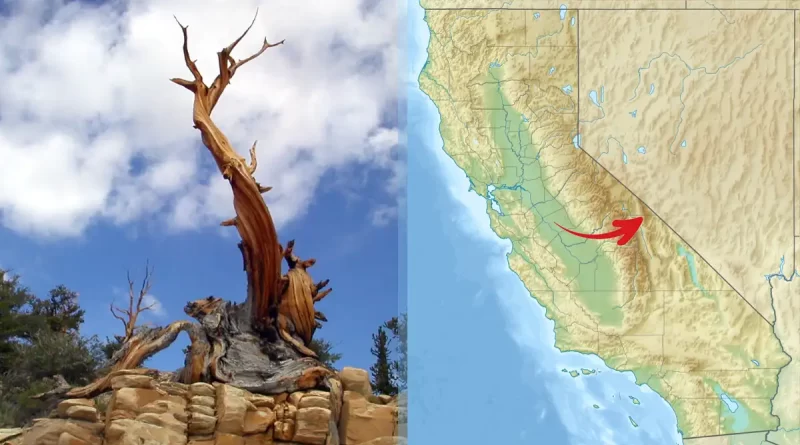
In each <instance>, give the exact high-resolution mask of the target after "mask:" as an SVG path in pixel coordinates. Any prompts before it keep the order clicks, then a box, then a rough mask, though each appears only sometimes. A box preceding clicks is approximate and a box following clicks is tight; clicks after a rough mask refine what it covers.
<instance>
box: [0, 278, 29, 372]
mask: <svg viewBox="0 0 800 445" xmlns="http://www.w3.org/2000/svg"><path fill="white" fill-rule="evenodd" d="M35 299H36V297H35V296H34V295H33V294H31V292H30V291H29V290H28V289H27V288H26V287H24V286H22V285H21V284H20V283H19V276H16V275H11V274H9V273H8V272H7V271H4V270H0V374H3V373H4V372H6V371H7V370H8V369H9V368H11V367H12V365H13V363H14V359H13V358H12V355H13V354H14V345H15V344H16V343H17V340H18V339H20V338H30V337H31V335H32V333H33V331H35V326H34V323H33V321H34V320H32V319H31V317H30V316H28V314H27V313H26V309H25V308H26V307H28V306H29V305H30V304H31V303H33V301H35Z"/></svg>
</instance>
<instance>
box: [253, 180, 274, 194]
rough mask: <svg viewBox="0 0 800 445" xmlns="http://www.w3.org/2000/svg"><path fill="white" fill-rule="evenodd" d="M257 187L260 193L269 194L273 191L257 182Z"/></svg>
mask: <svg viewBox="0 0 800 445" xmlns="http://www.w3.org/2000/svg"><path fill="white" fill-rule="evenodd" d="M256 187H258V192H259V193H267V192H268V191H270V190H272V187H264V186H263V185H261V184H259V183H257V182H256Z"/></svg>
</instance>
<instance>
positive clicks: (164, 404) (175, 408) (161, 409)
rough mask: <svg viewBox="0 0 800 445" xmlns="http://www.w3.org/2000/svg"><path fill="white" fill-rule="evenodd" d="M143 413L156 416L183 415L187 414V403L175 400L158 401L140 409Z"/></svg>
mask: <svg viewBox="0 0 800 445" xmlns="http://www.w3.org/2000/svg"><path fill="white" fill-rule="evenodd" d="M140 412H142V413H154V414H163V413H170V414H181V413H185V412H186V403H185V402H183V403H181V402H176V401H174V400H156V401H155V402H151V403H148V404H147V405H145V406H143V407H142V408H141V409H140Z"/></svg>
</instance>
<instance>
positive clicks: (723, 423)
mask: <svg viewBox="0 0 800 445" xmlns="http://www.w3.org/2000/svg"><path fill="white" fill-rule="evenodd" d="M421 3H422V6H423V8H425V19H426V22H427V24H428V26H429V28H430V33H431V39H430V43H429V46H428V54H429V57H428V60H427V62H426V64H425V66H424V68H423V70H422V72H421V74H420V77H419V83H420V86H421V88H422V90H423V91H424V92H425V94H426V95H428V96H429V97H430V99H431V100H432V101H433V103H434V104H435V105H436V107H437V109H438V111H439V114H440V116H441V125H440V128H439V130H440V133H441V136H442V138H443V140H444V150H445V151H446V152H447V154H448V155H449V156H450V157H451V158H452V159H453V161H454V162H455V163H456V164H457V165H458V166H459V167H460V168H461V169H462V170H463V171H464V172H465V173H466V174H467V176H468V177H469V180H470V183H471V187H472V189H473V191H474V192H475V193H478V194H479V195H480V196H482V197H483V198H485V201H486V212H487V214H488V215H489V217H490V220H491V226H492V229H493V230H494V232H495V233H496V234H497V235H498V236H500V237H502V238H505V239H508V240H510V241H511V244H512V246H513V247H512V251H511V253H510V254H509V257H508V261H509V265H510V267H511V269H512V270H513V271H514V272H515V273H516V274H517V275H518V276H519V278H520V279H521V280H522V282H523V283H524V285H525V287H526V288H527V290H528V291H529V292H530V294H531V296H532V298H534V299H535V300H536V301H537V302H538V303H539V304H540V305H542V306H543V307H544V308H545V310H546V316H547V317H548V318H549V319H551V320H553V321H554V323H555V339H556V340H555V341H556V347H557V348H559V349H561V350H563V351H577V352H583V353H589V354H595V355H597V356H599V357H600V358H601V359H602V360H603V361H604V362H605V363H606V364H607V365H608V366H609V367H611V368H613V369H615V370H618V371H632V372H633V373H634V375H635V376H636V380H637V383H641V384H646V385H647V386H649V387H650V388H652V389H653V390H654V391H656V392H657V393H658V394H659V395H660V396H661V397H662V398H663V399H664V400H666V401H667V402H668V403H669V405H670V406H671V407H672V409H673V410H674V411H675V414H676V417H677V420H678V430H679V431H680V433H681V434H682V436H683V438H684V440H685V443H686V444H692V445H716V444H734V443H736V444H762V443H766V444H778V445H793V444H800V274H799V273H798V271H797V270H798V264H797V262H798V247H797V239H798V236H800V221H798V218H797V213H798V207H800V199H798V196H797V195H798V186H799V184H798V182H797V179H796V173H797V171H798V169H799V168H800V153H798V150H800V144H798V140H797V136H796V133H797V131H796V128H797V125H798V124H800V122H799V120H798V113H800V108H798V102H797V100H796V91H797V90H798V84H797V83H798V76H797V70H798V65H797V57H796V48H797V46H798V40H800V30H799V29H798V28H800V27H799V26H798V20H800V17H799V16H798V12H797V10H798V9H800V1H770V0H762V1H744V0H741V1H740V0H735V1H734V0H729V1H705V0H688V1H685V0H675V1H646V0H636V1H633V0H631V1H610V0H609V1H601V0H585V1H574V0H573V1H568V2H567V1H539V0H528V1H513V2H503V1H494V0H480V1H466V0H423V1H422V2H421ZM634 217H642V218H643V222H642V225H641V227H640V229H639V230H638V232H637V233H636V235H635V236H634V237H633V238H632V239H631V240H630V241H629V242H628V243H627V244H624V245H618V244H617V243H616V240H615V239H605V240H592V239H584V238H580V237H577V236H574V235H572V234H570V233H568V232H566V231H564V230H562V229H561V228H560V227H559V226H562V227H564V228H566V229H569V230H573V231H576V232H581V233H605V232H610V231H613V230H615V227H614V226H612V222H613V221H614V220H620V219H627V218H634Z"/></svg>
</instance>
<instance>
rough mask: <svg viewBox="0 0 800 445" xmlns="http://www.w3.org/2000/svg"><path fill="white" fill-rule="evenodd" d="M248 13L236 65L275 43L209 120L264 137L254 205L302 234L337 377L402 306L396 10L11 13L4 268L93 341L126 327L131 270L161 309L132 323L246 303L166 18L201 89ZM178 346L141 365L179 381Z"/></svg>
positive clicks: (4, 133)
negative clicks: (149, 281) (218, 301)
mask: <svg viewBox="0 0 800 445" xmlns="http://www.w3.org/2000/svg"><path fill="white" fill-rule="evenodd" d="M93 3H94V2H93ZM202 3H205V2H202ZM209 3H211V2H209ZM260 3H264V4H260ZM9 5H10V6H9ZM258 6H260V7H261V9H260V13H259V17H258V20H257V21H256V24H255V26H254V27H253V30H252V31H251V35H249V36H248V38H246V39H245V40H244V41H242V43H241V45H240V47H239V48H237V52H236V53H235V54H234V55H235V56H237V57H238V58H243V57H245V56H247V55H249V53H250V52H252V51H254V50H255V49H257V48H258V46H259V44H260V39H261V38H262V37H263V36H264V35H266V36H267V37H268V39H269V40H270V41H275V40H278V39H281V38H285V39H286V41H287V44H286V45H284V46H281V47H277V48H273V49H270V50H269V51H268V52H267V53H265V54H264V55H263V56H262V57H261V58H259V59H256V60H255V61H253V62H251V63H250V64H248V65H246V66H245V67H243V68H242V69H241V70H239V71H238V72H237V75H236V77H235V78H234V81H233V83H232V85H231V87H230V88H229V89H228V90H226V92H225V95H223V97H222V99H221V101H220V104H219V106H218V107H217V109H216V110H215V112H214V117H215V120H216V121H217V122H218V124H220V126H221V127H222V129H223V131H225V132H226V134H227V135H228V137H229V138H230V139H231V141H232V143H233V144H234V146H235V147H237V148H238V150H239V151H240V153H246V150H247V148H249V146H250V145H251V144H252V141H253V140H255V139H258V140H259V171H258V172H257V173H256V178H257V179H258V180H259V182H261V183H262V184H264V185H270V186H273V187H274V189H273V191H271V192H269V193H268V194H267V195H266V198H267V203H268V205H269V206H270V209H271V210H272V212H273V216H274V218H275V221H276V224H277V226H278V232H279V236H280V239H281V241H282V242H283V243H285V242H286V241H288V240H290V239H296V242H297V246H296V252H297V253H298V254H299V255H300V256H301V257H303V258H308V257H314V258H316V259H317V265H316V266H314V268H312V269H311V273H312V276H313V277H314V278H315V279H316V280H321V279H325V278H329V279H330V280H331V286H332V287H333V289H334V291H333V292H332V293H331V294H330V295H329V296H328V297H327V298H326V299H325V300H324V301H323V302H321V303H320V304H319V309H320V310H321V311H322V312H324V313H325V314H326V315H327V317H328V319H329V320H330V321H329V322H328V323H326V324H325V325H324V327H323V329H322V330H320V331H318V335H319V336H321V337H323V338H325V339H327V340H329V341H331V342H332V343H333V344H334V345H335V349H336V350H337V351H339V352H341V353H343V354H344V358H343V359H342V361H341V362H340V363H339V366H343V365H348V366H358V367H368V366H369V365H370V363H371V359H372V358H371V356H370V353H369V349H370V345H371V338H370V334H371V333H373V332H374V331H375V329H376V328H377V326H378V325H380V324H381V323H382V322H383V321H385V320H387V319H388V318H390V317H392V316H394V315H396V314H397V309H398V298H397V294H398V278H397V277H398V226H397V224H398V223H397V213H398V197H400V196H402V194H403V193H404V192H403V183H404V169H403V166H402V162H398V161H397V150H398V144H399V129H398V128H397V122H396V117H395V116H396V104H397V97H396V94H395V91H396V90H397V88H396V81H397V72H398V70H397V66H396V65H397V60H396V55H395V54H394V53H395V51H394V50H393V48H394V47H395V45H396V36H395V31H396V22H397V18H396V11H395V10H394V8H395V6H393V5H380V4H375V5H372V6H370V7H369V8H365V7H364V6H363V5H362V4H361V3H360V2H358V1H349V0H347V1H341V2H336V5H317V6H314V7H313V8H312V7H310V6H308V5H303V4H299V3H296V2H288V1H283V2H259V1H245V2H239V3H237V7H236V8H234V9H230V8H228V9H226V8H224V7H223V6H221V5H220V4H209V5H205V4H195V3H194V2H190V1H183V0H176V1H169V2H161V1H155V0H152V1H137V2H135V3H130V4H129V3H126V2H115V3H114V4H113V7H112V6H111V5H109V4H96V3H95V4H88V3H75V2H66V3H61V2H54V1H38V0H36V1H25V2H22V1H21V0H20V1H17V2H13V1H12V2H11V3H9V4H7V5H6V7H4V10H3V11H0V56H2V57H0V60H2V61H3V62H2V63H0V82H2V83H3V84H5V85H7V86H8V88H9V93H8V94H5V93H4V101H3V103H2V104H0V159H3V161H4V162H2V163H0V267H3V268H10V269H13V271H14V272H16V273H18V274H20V275H21V276H22V281H23V283H24V284H25V285H27V286H29V287H30V288H31V289H32V290H34V291H35V292H36V293H37V294H39V295H41V296H45V295H46V292H47V290H49V289H50V288H52V287H54V286H55V285H57V284H65V285H66V286H68V287H70V288H71V289H74V290H76V291H78V292H79V293H80V303H81V305H82V307H83V308H84V309H86V323H85V325H84V328H83V333H84V334H87V335H98V336H100V337H101V338H102V337H105V336H111V335H113V334H118V333H120V331H121V329H122V327H121V323H120V322H119V321H118V320H116V319H114V318H112V317H111V314H110V313H109V309H108V306H109V304H110V303H111V302H112V301H115V300H116V301H117V303H120V304H121V303H123V302H124V299H125V298H126V295H125V292H126V291H127V289H126V286H127V283H126V277H125V274H126V271H128V270H130V271H131V276H132V278H134V279H135V280H140V279H141V278H142V275H143V272H144V265H145V262H146V261H147V260H148V259H149V261H150V264H151V265H152V266H153V267H154V268H155V274H154V277H153V287H152V290H151V292H152V295H153V297H154V298H155V299H156V300H157V301H158V302H159V303H160V306H161V307H160V310H159V311H157V312H152V313H147V315H146V316H143V317H144V318H143V321H147V322H151V323H153V324H158V325H162V324H166V323H169V322H171V321H174V320H178V319H185V318H186V316H185V315H184V314H183V312H182V308H183V306H184V304H185V303H186V302H187V301H190V300H194V299H197V298H203V297H206V296H208V295H215V296H219V297H222V298H225V299H227V300H232V301H238V302H241V301H243V300H244V297H245V275H244V272H243V271H242V260H241V256H240V254H239V251H238V249H237V248H236V243H237V242H238V234H237V233H236V231H235V229H233V228H220V227H218V224H219V222H220V221H222V220H224V219H227V218H229V217H231V216H233V213H232V206H231V203H230V198H231V195H230V188H229V187H228V185H227V184H226V183H225V182H224V181H223V180H222V179H221V178H220V175H219V172H217V171H215V169H214V166H213V165H212V164H211V162H210V156H209V154H208V152H207V151H206V149H205V148H204V147H202V145H200V144H199V133H198V132H197V131H196V130H193V129H192V126H191V99H192V97H191V94H190V93H188V92H187V91H185V90H183V89H182V88H180V87H178V86H176V85H173V84H170V83H169V82H168V80H167V79H169V78H170V77H186V76H187V75H188V71H187V70H186V68H185V67H184V66H183V65H182V59H181V54H180V45H181V40H180V29H179V28H178V27H177V25H176V24H175V23H174V21H173V18H172V14H175V15H177V16H178V18H179V19H180V20H181V22H182V23H184V24H187V25H189V39H190V40H189V44H190V51H191V52H192V57H193V58H196V59H199V60H198V65H199V67H200V69H201V71H202V72H203V73H204V75H205V77H206V78H207V79H213V76H215V75H216V69H215V60H214V59H215V53H216V51H218V50H219V49H220V48H221V47H222V46H225V45H227V44H228V43H229V42H230V41H231V40H232V38H235V36H236V35H238V33H240V32H241V31H242V30H243V29H244V27H246V25H247V24H248V23H249V22H250V20H251V19H252V14H253V12H254V11H255V9H256V7H258ZM298 18H302V20H298ZM365 37H368V38H365ZM330 42H336V44H335V45H332V44H331V43H330ZM23 56H24V57H23ZM9 61H11V62H13V63H9ZM11 91H13V92H11ZM186 342H187V339H186V338H185V337H182V338H181V339H180V340H179V341H178V342H176V344H175V345H173V347H171V348H170V349H168V350H167V351H164V352H162V353H160V354H159V355H157V356H156V357H155V358H154V359H152V360H151V361H150V362H149V363H148V365H150V366H153V367H157V368H162V369H166V370H171V369H174V368H177V367H179V366H180V365H181V364H182V361H183V358H182V356H181V354H180V349H181V348H182V347H183V345H184V344H186Z"/></svg>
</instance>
